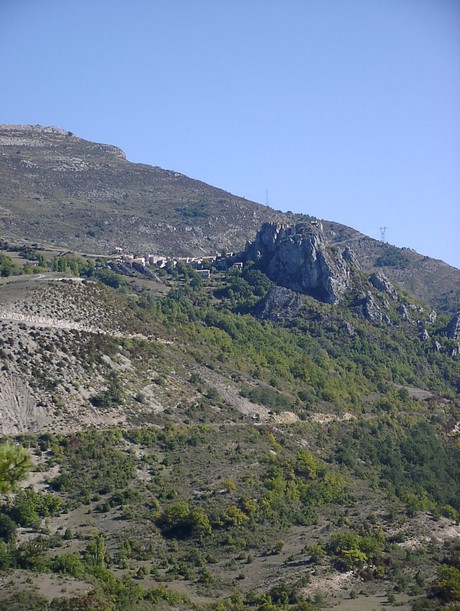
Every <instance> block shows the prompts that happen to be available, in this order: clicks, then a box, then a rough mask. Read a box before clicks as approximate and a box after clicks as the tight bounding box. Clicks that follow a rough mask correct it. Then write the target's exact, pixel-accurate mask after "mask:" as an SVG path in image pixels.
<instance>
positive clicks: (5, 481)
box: [0, 441, 32, 494]
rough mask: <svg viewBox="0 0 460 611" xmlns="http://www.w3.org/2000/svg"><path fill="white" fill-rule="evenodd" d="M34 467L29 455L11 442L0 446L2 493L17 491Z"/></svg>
mask: <svg viewBox="0 0 460 611" xmlns="http://www.w3.org/2000/svg"><path fill="white" fill-rule="evenodd" d="M31 467H32V463H31V460H30V456H29V453H28V452H27V451H26V450H25V449H24V448H22V447H21V446H17V445H14V444H13V443H11V442H10V441H7V442H6V443H2V444H1V445H0V493H1V494H8V493H9V492H12V491H14V490H16V488H17V485H18V483H19V482H20V481H21V480H22V479H24V478H25V477H26V475H27V473H28V472H29V470H30V468H31Z"/></svg>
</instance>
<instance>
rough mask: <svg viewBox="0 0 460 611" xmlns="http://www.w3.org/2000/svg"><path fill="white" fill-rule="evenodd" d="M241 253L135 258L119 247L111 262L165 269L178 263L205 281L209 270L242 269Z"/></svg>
mask: <svg viewBox="0 0 460 611" xmlns="http://www.w3.org/2000/svg"><path fill="white" fill-rule="evenodd" d="M241 258H242V253H233V252H230V253H225V254H224V253H222V254H220V255H217V254H216V255H206V256H202V257H166V256H163V255H158V254H148V255H145V256H140V257H136V256H134V255H133V254H131V253H123V249H122V248H121V247H116V248H115V256H114V257H113V261H116V262H120V263H124V264H125V265H131V266H132V267H134V268H138V269H139V268H146V267H157V268H167V267H173V268H174V267H176V265H177V264H178V263H182V264H184V265H190V266H191V267H192V268H193V269H194V270H195V272H196V273H197V274H198V275H199V276H201V277H202V278H204V279H206V278H209V276H210V275H211V268H212V267H214V268H216V269H219V270H226V269H237V270H238V269H239V270H241V269H243V261H242V260H241Z"/></svg>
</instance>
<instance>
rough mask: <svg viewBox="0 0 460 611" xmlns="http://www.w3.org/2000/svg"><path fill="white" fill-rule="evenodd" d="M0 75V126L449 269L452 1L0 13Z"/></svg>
mask: <svg viewBox="0 0 460 611" xmlns="http://www.w3.org/2000/svg"><path fill="white" fill-rule="evenodd" d="M0 73H1V75H2V83H3V87H2V94H1V95H0V123H15V124H17V123H25V124H34V125H35V124H40V125H53V126H56V127H60V128H62V129H65V130H69V131H72V132H74V133H75V134H76V135H77V136H80V137H82V138H85V139H87V140H92V141H96V142H103V143H107V144H114V145H117V146H119V147H120V148H122V149H123V150H124V151H125V153H126V155H127V158H128V159H129V160H130V161H135V162H142V163H147V164H150V165H155V166H160V167H162V168H165V169H170V170H175V171H177V172H181V173H183V174H186V175H187V176H190V177H192V178H196V179H199V180H203V181H204V182H207V183H209V184H211V185H214V186H216V187H220V188H222V189H225V190H226V191H230V192H231V193H234V194H236V195H240V196H243V197H246V198H247V199H250V200H253V201H257V202H260V203H262V204H265V203H268V204H269V205H270V206H271V207H272V208H275V209H277V210H283V211H288V210H290V211H292V212H303V213H306V214H311V215H313V216H316V217H318V218H321V219H328V220H333V221H337V222H340V223H344V224H346V225H349V226H351V227H354V228H355V229H358V230H359V231H362V232H363V233H365V234H366V235H369V236H370V237H373V238H376V239H381V237H382V235H383V232H382V231H381V228H386V229H385V231H384V237H385V240H386V241H388V242H389V243H390V244H394V245H396V246H404V247H408V248H413V249H415V250H417V251H418V252H420V253H421V254H423V255H428V256H431V257H434V258H437V259H442V260H444V261H446V262H447V263H449V264H451V265H454V266H456V267H459V268H460V239H459V235H460V2H459V1H458V0H384V1H383V0H347V1H344V0H78V2H74V1H72V0H0ZM0 188H1V185H0Z"/></svg>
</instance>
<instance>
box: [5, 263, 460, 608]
mask: <svg viewBox="0 0 460 611" xmlns="http://www.w3.org/2000/svg"><path fill="white" fill-rule="evenodd" d="M79 269H81V270H82V273H81V275H80V276H75V275H72V274H66V273H60V272H53V273H49V272H46V271H41V272H40V273H38V274H35V275H24V274H23V275H19V276H9V277H7V278H3V279H2V281H1V282H2V283H1V286H0V325H1V327H2V333H1V347H0V349H1V352H0V357H1V365H2V366H1V371H0V376H1V377H0V389H1V390H0V409H1V412H2V427H3V430H2V433H3V434H4V435H5V434H6V435H15V436H16V438H15V439H16V443H19V444H21V445H22V446H24V447H26V448H29V451H30V452H31V454H32V456H33V460H34V464H35V467H34V469H33V471H32V473H31V475H30V476H29V479H28V481H26V482H25V484H26V485H27V483H29V484H30V485H31V486H32V488H29V489H25V490H24V491H23V492H21V493H19V494H18V495H17V496H16V497H12V498H11V500H10V501H8V502H7V503H6V504H4V506H3V507H2V509H1V511H0V583H1V584H2V586H1V588H0V590H1V595H0V609H12V608H14V609H17V610H19V611H20V610H21V609H24V610H25V609H30V608H34V607H33V606H32V605H35V606H39V607H40V608H41V609H50V610H51V609H54V610H56V609H70V608H76V609H79V608H90V609H93V608H94V609H101V610H115V609H120V610H121V609H130V610H131V609H133V610H139V611H141V610H149V609H161V608H163V609H170V608H177V609H180V608H181V609H193V608H195V609H210V610H213V609H214V610H215V611H221V610H233V611H236V610H238V609H254V610H255V609H271V610H272V611H275V610H281V609H290V610H291V611H302V610H303V611H318V610H319V609H326V610H327V611H332V609H334V608H340V609H342V608H349V609H361V610H362V611H371V610H372V609H374V608H376V606H377V605H382V604H385V608H399V609H402V610H403V611H408V610H409V609H411V608H413V609H418V611H420V610H422V609H423V610H425V609H440V608H441V607H442V606H443V604H444V601H445V600H452V598H450V599H449V596H455V594H452V593H451V589H449V588H451V584H452V583H454V582H452V580H454V579H455V574H454V573H455V570H456V568H455V567H456V564H455V562H456V560H455V559H456V557H457V556H456V554H457V553H458V552H457V551H456V542H457V541H458V537H459V536H460V531H459V528H458V512H459V510H460V499H459V497H458V473H459V467H460V452H459V446H458V421H459V417H460V405H459V402H458V387H457V386H458V380H459V379H460V369H459V367H460V361H459V358H458V348H459V346H458V340H455V339H451V338H449V337H448V333H447V326H448V322H449V319H450V317H449V316H446V315H445V314H442V313H438V315H437V316H434V315H433V311H432V308H431V307H428V306H425V305H424V304H422V303H420V302H417V301H416V300H414V299H413V298H412V297H408V296H407V295H405V294H404V293H401V292H400V291H398V289H395V288H394V287H391V286H390V285H389V284H388V283H387V284H385V283H383V284H382V282H383V281H382V280H381V282H380V283H379V282H376V280H375V278H369V277H368V276H367V275H366V274H363V272H362V271H359V270H356V269H354V268H351V271H350V272H349V277H348V284H347V287H346V289H345V290H344V292H343V293H341V295H340V299H339V300H338V301H337V302H335V303H324V302H321V301H319V300H317V299H316V298H314V297H311V296H309V295H304V294H301V293H294V292H293V291H291V290H290V289H288V288H285V287H279V286H277V285H276V284H275V283H274V282H273V280H271V279H270V278H268V276H266V275H265V274H264V273H263V272H262V271H261V270H259V269H256V266H255V264H254V262H251V261H249V260H248V261H247V262H246V264H245V266H244V268H243V270H237V269H236V270H235V269H229V270H227V271H219V270H218V269H216V268H213V269H212V270H211V274H210V277H209V278H208V279H202V278H200V277H199V276H198V275H197V273H196V272H195V271H194V270H193V269H192V268H191V267H189V266H187V265H184V264H178V265H176V267H171V268H169V270H158V271H157V272H156V273H155V274H154V276H153V277H152V278H150V279H146V276H145V275H143V274H142V273H136V274H134V275H132V276H130V277H127V276H117V275H116V274H113V272H111V273H109V272H107V271H106V270H101V269H97V268H94V267H88V268H85V266H84V265H83V262H82V261H81V262H80V264H79ZM98 278H99V279H100V280H103V282H101V281H100V280H99V279H98ZM109 285H110V286H109ZM376 312H380V313H381V314H380V317H379V316H376ZM423 331H426V333H424V332H423ZM443 567H444V568H443ZM446 567H447V568H448V570H449V571H450V573H446V570H447V569H446ZM443 571H444V573H443ZM449 580H450V581H449ZM452 587H455V586H452ZM427 597H428V598H427ZM53 598H54V599H55V600H54V602H53V601H52V600H51V599H53ZM69 599H71V600H69ZM72 599H73V600H72ZM453 600H455V599H453ZM347 605H352V606H349V607H347ZM353 605H357V606H353ZM358 605H359V606H358ZM417 605H418V607H417Z"/></svg>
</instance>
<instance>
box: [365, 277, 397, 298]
mask: <svg viewBox="0 0 460 611" xmlns="http://www.w3.org/2000/svg"><path fill="white" fill-rule="evenodd" d="M369 282H370V283H371V284H372V286H374V287H375V288H376V289H377V290H378V291H381V292H383V293H386V294H387V295H388V296H389V297H391V299H393V300H394V301H396V300H397V299H398V295H397V293H396V291H395V288H394V286H393V285H392V284H391V282H389V280H388V278H387V277H386V276H385V275H384V274H382V273H381V272H377V273H375V274H371V275H370V276H369Z"/></svg>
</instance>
